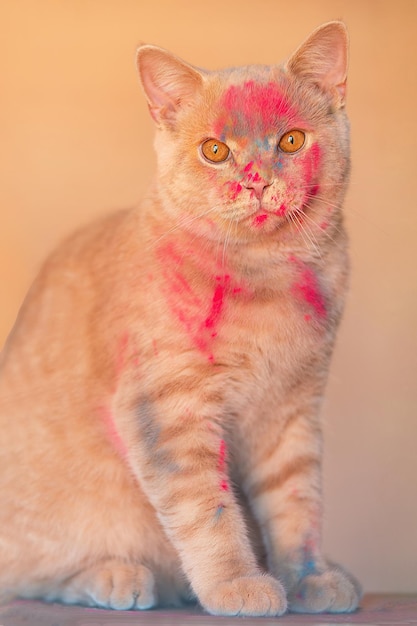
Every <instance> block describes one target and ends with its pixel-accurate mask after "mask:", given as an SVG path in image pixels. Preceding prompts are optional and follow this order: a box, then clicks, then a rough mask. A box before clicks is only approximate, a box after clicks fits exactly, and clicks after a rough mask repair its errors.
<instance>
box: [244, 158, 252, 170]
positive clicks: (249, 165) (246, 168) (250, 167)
mask: <svg viewBox="0 0 417 626" xmlns="http://www.w3.org/2000/svg"><path fill="white" fill-rule="evenodd" d="M252 167H253V161H251V162H250V163H248V164H247V166H246V167H245V168H244V170H243V171H244V172H250V170H251V169H252Z"/></svg>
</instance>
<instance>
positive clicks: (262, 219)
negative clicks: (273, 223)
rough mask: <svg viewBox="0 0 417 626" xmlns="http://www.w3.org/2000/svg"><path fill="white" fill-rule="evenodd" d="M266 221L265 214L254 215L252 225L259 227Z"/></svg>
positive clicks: (266, 216)
mask: <svg viewBox="0 0 417 626" xmlns="http://www.w3.org/2000/svg"><path fill="white" fill-rule="evenodd" d="M267 219H268V215H267V214H266V213H262V214H261V215H256V216H255V218H254V220H253V223H254V225H255V226H261V224H263V223H264V222H265V221H266V220H267Z"/></svg>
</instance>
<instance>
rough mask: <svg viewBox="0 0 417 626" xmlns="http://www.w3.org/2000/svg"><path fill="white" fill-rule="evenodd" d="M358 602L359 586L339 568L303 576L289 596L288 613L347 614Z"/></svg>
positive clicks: (355, 607)
mask: <svg viewBox="0 0 417 626" xmlns="http://www.w3.org/2000/svg"><path fill="white" fill-rule="evenodd" d="M360 598H361V592H360V587H359V585H358V583H357V582H356V581H355V580H354V579H353V578H352V577H351V576H350V575H349V574H347V573H345V572H344V571H343V570H341V569H338V568H332V569H328V570H326V571H325V572H323V573H321V574H311V575H309V576H306V577H305V578H303V579H302V580H301V581H300V582H299V583H298V585H297V587H296V588H295V589H294V590H293V591H291V592H290V593H289V594H288V601H289V610H290V611H294V612H296V613H350V612H352V611H354V610H355V609H357V608H358V605H359V601H360Z"/></svg>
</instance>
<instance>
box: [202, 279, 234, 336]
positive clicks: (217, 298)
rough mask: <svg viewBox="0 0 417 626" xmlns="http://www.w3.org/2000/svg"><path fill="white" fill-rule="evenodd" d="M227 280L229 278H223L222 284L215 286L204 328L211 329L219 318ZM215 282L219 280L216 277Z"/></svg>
mask: <svg viewBox="0 0 417 626" xmlns="http://www.w3.org/2000/svg"><path fill="white" fill-rule="evenodd" d="M229 279H230V276H224V282H223V284H221V283H220V284H218V285H216V288H215V290H214V294H213V299H212V301H211V309H210V313H209V315H208V317H207V318H206V320H205V327H206V328H213V327H214V326H215V324H216V323H217V322H218V320H219V318H220V315H221V313H222V309H223V303H224V295H225V291H226V284H227V282H228V281H229ZM217 280H219V277H217Z"/></svg>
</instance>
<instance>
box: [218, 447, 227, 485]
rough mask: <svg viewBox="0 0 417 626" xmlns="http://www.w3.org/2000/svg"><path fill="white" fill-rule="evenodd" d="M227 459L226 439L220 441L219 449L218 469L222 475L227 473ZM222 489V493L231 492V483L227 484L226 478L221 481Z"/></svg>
mask: <svg viewBox="0 0 417 626" xmlns="http://www.w3.org/2000/svg"><path fill="white" fill-rule="evenodd" d="M226 458H227V446H226V442H225V440H224V439H221V440H220V447H219V462H218V469H219V472H220V474H223V475H224V474H225V472H226ZM220 489H221V490H222V491H229V483H228V482H227V479H226V478H225V477H223V478H222V479H221V480H220Z"/></svg>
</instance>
